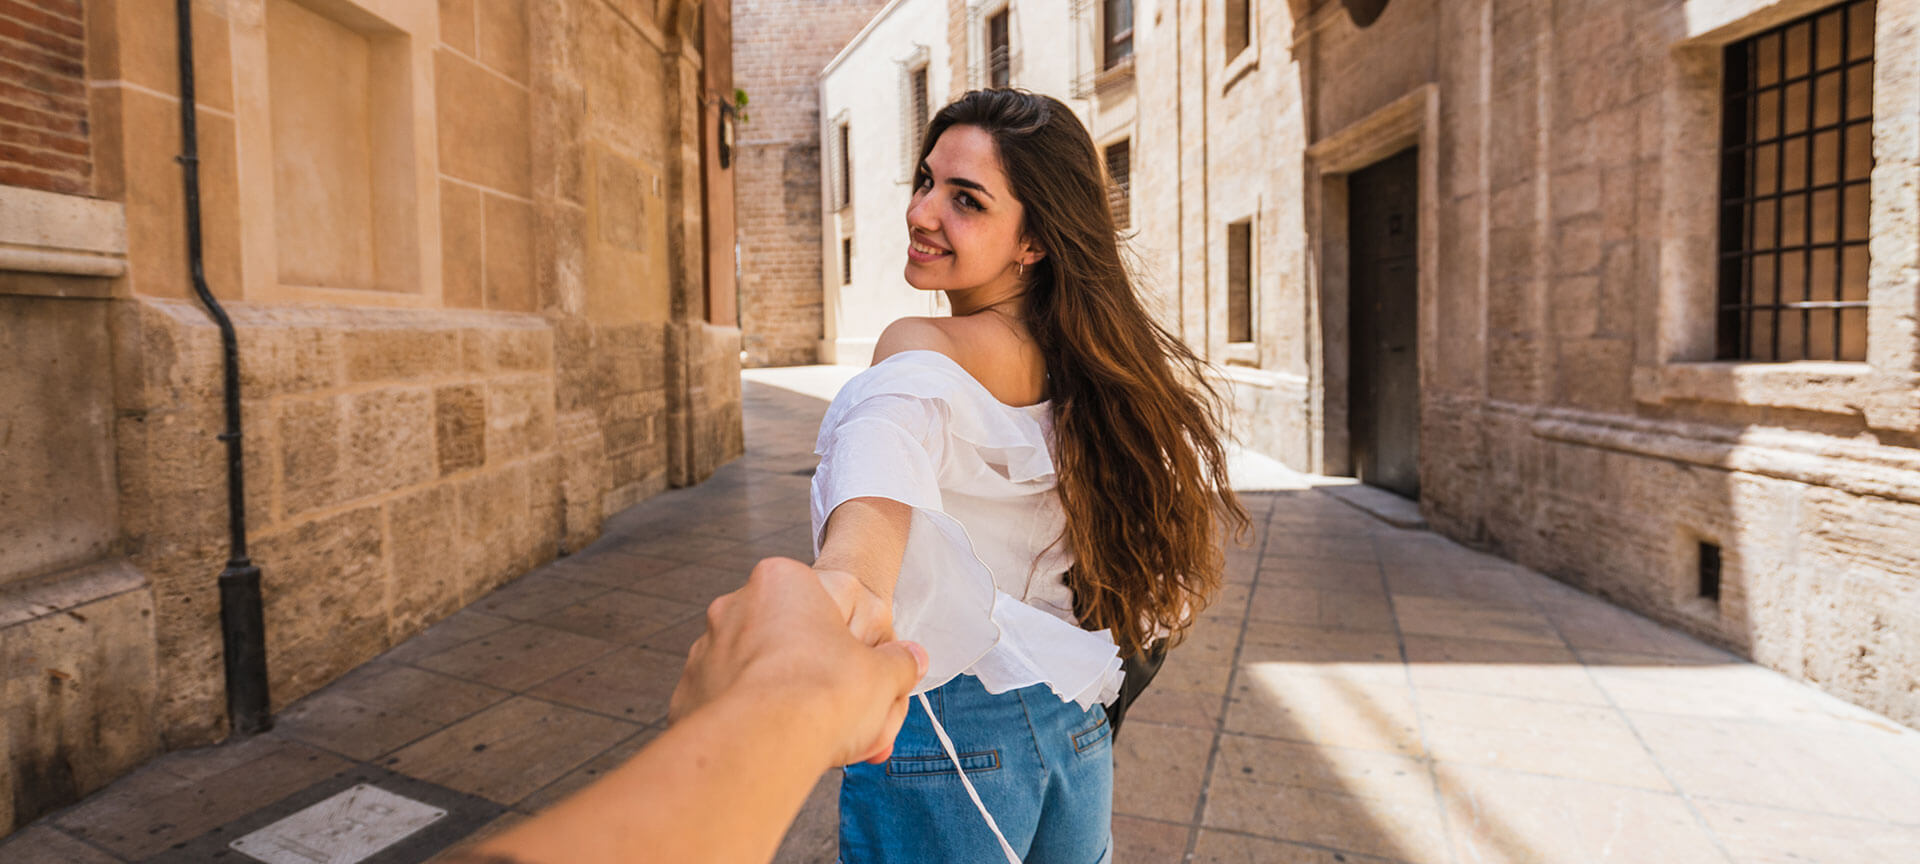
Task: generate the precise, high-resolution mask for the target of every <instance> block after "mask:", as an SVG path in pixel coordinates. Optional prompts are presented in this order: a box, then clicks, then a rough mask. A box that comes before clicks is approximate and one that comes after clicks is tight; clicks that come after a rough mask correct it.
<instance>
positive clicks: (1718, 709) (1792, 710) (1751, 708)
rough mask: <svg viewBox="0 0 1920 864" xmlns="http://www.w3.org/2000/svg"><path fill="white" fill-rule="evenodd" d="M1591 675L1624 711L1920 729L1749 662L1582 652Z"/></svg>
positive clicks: (1830, 726)
mask: <svg viewBox="0 0 1920 864" xmlns="http://www.w3.org/2000/svg"><path fill="white" fill-rule="evenodd" d="M1581 656H1582V658H1583V659H1585V660H1586V661H1587V663H1588V668H1590V669H1592V670H1593V678H1594V681H1595V682H1596V683H1597V684H1598V685H1599V687H1600V688H1601V689H1602V690H1605V691H1606V692H1607V695H1608V696H1609V697H1611V698H1612V700H1613V701H1614V702H1615V703H1616V704H1618V705H1619V706H1620V707H1621V709H1623V710H1626V711H1641V712H1647V713H1657V714H1683V715H1687V716H1690V717H1721V718H1727V719H1734V720H1764V721H1767V722H1769V723H1777V724H1780V725H1785V726H1799V727H1803V728H1808V729H1828V730H1845V731H1855V730H1860V731H1867V730H1872V731H1879V732H1887V733H1893V734H1914V735H1920V732H1916V731H1915V730H1911V729H1906V728H1905V727H1902V726H1900V725H1899V724H1897V723H1894V722H1892V721H1890V720H1888V719H1887V718H1885V717H1882V716H1880V715H1877V714H1874V713H1872V712H1870V711H1867V710H1866V709H1863V708H1860V707H1858V706H1855V705H1851V704H1848V703H1846V702H1842V701H1840V700H1839V699H1836V698H1833V697H1831V696H1829V695H1827V694H1825V693H1821V692H1820V691H1818V690H1815V689H1813V688H1812V687H1809V686H1807V685H1805V684H1802V683H1799V682H1797V681H1792V680H1790V679H1788V678H1787V677H1786V676H1784V675H1781V674H1780V673H1778V672H1775V671H1773V670H1771V669H1767V668H1764V667H1760V666H1755V665H1753V664H1751V663H1744V662H1742V663H1702V662H1698V661H1694V660H1683V661H1673V660H1668V659H1664V658H1660V657H1652V656H1647V655H1639V654H1634V655H1624V654H1588V653H1584V652H1583V653H1582V655H1581Z"/></svg>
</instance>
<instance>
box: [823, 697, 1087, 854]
mask: <svg viewBox="0 0 1920 864" xmlns="http://www.w3.org/2000/svg"><path fill="white" fill-rule="evenodd" d="M927 703H928V704H929V705H930V706H932V708H933V712H934V714H935V715H936V716H938V717H939V719H940V725H941V726H942V727H945V729H946V730H947V735H948V736H950V737H952V739H953V746H954V750H955V751H956V752H958V753H959V754H960V766H961V767H962V768H964V769H965V770H966V772H967V779H969V780H972V781H973V786H974V789H976V790H978V791H979V793H980V800H981V801H983V802H985V803H986V805H987V812H989V813H992V814H993V819H994V822H995V823H997V824H998V825H999V826H1000V830H1001V832H1002V833H1004V834H1005V835H1006V837H1007V842H1008V843H1009V844H1011V845H1012V846H1013V849H1014V851H1015V852H1018V853H1019V854H1020V857H1021V858H1022V859H1023V860H1025V861H1026V862H1028V864H1103V862H1106V861H1108V859H1109V855H1110V854H1111V853H1110V850H1109V847H1110V846H1111V845H1112V841H1113V741H1112V734H1113V727H1111V726H1109V725H1107V713H1106V711H1105V709H1103V708H1101V707H1100V706H1098V705H1095V706H1094V707H1093V709H1092V710H1090V711H1082V710H1080V706H1078V705H1075V704H1074V703H1072V702H1062V701H1060V697H1058V696H1055V695H1053V691H1051V690H1050V689H1048V688H1047V686H1046V685H1044V684H1037V685H1034V686H1032V687H1027V688H1023V689H1020V690H1014V691H1011V692H1007V693H1002V694H1000V695H998V696H995V695H993V694H990V693H988V692H987V691H986V688H985V687H982V686H981V685H980V679H978V678H975V677H973V676H972V675H961V676H960V677H958V678H955V679H953V680H952V681H950V682H948V683H947V684H945V685H943V686H941V687H939V688H938V689H935V690H932V691H930V692H928V693H927ZM1004 860H1006V855H1005V854H1004V853H1002V852H1001V850H1000V844H999V842H998V841H996V840H995V839H994V838H993V832H991V831H989V830H987V824H986V821H985V820H983V819H981V818H980V813H979V811H977V810H975V809H974V807H973V802H972V801H971V800H969V799H968V798H967V790H966V789H965V787H963V786H961V785H960V777H959V775H958V774H956V773H955V772H954V770H953V762H952V761H951V760H949V759H948V758H947V752H946V750H945V749H943V748H942V747H941V746H940V739H939V738H937V737H935V736H934V734H933V725H932V724H931V723H929V722H928V721H927V715H926V710H925V709H923V708H922V707H921V706H920V700H919V699H914V700H911V702H910V707H909V708H908V709H907V721H906V724H905V725H904V726H903V727H901V729H900V737H899V738H897V739H895V741H894V745H893V757H892V758H891V759H889V760H888V761H886V762H885V763H883V764H880V765H868V764H865V763H861V764H858V765H849V766H847V770H846V778H845V780H844V781H843V782H842V783H841V786H840V861H841V862H842V864H899V862H926V864H937V862H956V864H961V862H964V864H991V862H1001V861H1004Z"/></svg>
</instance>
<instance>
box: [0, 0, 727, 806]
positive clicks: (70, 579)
mask: <svg viewBox="0 0 1920 864" xmlns="http://www.w3.org/2000/svg"><path fill="white" fill-rule="evenodd" d="M30 5H31V4H30ZM43 5H44V4H43ZM51 5H54V6H60V5H63V4H61V3H59V2H51ZM72 5H74V6H76V7H77V6H78V5H79V4H78V3H74V4H72ZM8 6H9V4H6V3H0V7H8ZM11 7H14V8H17V7H19V4H18V3H15V4H11ZM86 8H87V14H88V23H89V30H88V31H87V34H86V41H85V48H86V54H85V56H86V69H85V74H86V75H87V76H88V78H89V79H90V86H89V87H87V88H85V89H86V90H87V93H86V95H88V96H89V97H90V105H89V106H88V107H89V109H90V115H89V116H91V118H92V120H93V122H92V123H91V125H90V127H88V128H87V130H86V131H87V132H88V133H89V134H88V136H87V140H88V143H89V146H90V147H91V148H92V152H93V153H94V154H95V159H96V162H95V166H96V168H95V171H94V173H93V175H92V178H93V179H92V185H91V187H90V189H88V190H85V191H88V192H89V193H90V194H92V195H95V196H97V198H98V200H94V199H87V198H79V197H76V196H72V195H58V194H52V193H49V192H45V191H40V190H28V189H21V188H18V187H16V186H12V185H6V184H9V183H11V181H8V180H5V179H0V348H3V349H6V350H5V351H4V354H5V356H7V357H9V358H10V359H13V360H14V361H15V363H16V364H18V365H20V367H21V369H22V370H26V371H30V374H26V375H9V376H5V380H4V381H0V395H4V396H6V397H8V398H6V399H5V400H3V401H0V422H4V423H5V424H6V425H7V426H8V428H9V429H12V430H14V431H13V434H15V435H16V436H19V437H18V438H17V440H18V441H19V442H23V443H25V444H26V445H28V446H24V447H18V448H16V447H8V448H0V467H4V468H6V469H7V470H6V473H7V475H8V476H9V477H18V478H23V480H22V482H19V483H9V484H7V485H6V486H5V488H4V489H0V538H4V539H5V540H6V542H5V543H0V659H4V660H5V661H6V665H5V667H4V668H5V669H6V670H7V678H6V681H5V687H6V688H7V689H6V694H7V696H6V701H5V702H4V705H5V706H6V707H5V710H4V713H0V744H4V745H5V754H4V755H5V758H4V760H0V764H4V765H5V766H6V769H5V774H4V775H0V834H4V833H5V832H6V831H8V830H11V828H12V827H13V826H15V825H17V824H22V823H24V822H26V821H29V820H31V819H32V818H34V817H36V816H38V815H39V814H41V813H44V812H46V811H47V810H49V809H52V808H54V807H58V806H61V805H63V804H66V803H68V802H71V801H72V800H75V799H76V798H77V797H79V796H81V795H84V794H86V793H88V792H90V791H92V790H93V789H95V788H98V787H99V786H101V785H104V784H105V783H106V782H108V781H110V780H111V779H112V778H113V777H115V776H117V775H118V774H120V773H123V772H124V771H126V770H129V769H131V768H132V767H134V766H137V765H138V764H139V763H140V762H141V761H143V760H145V759H147V758H149V757H151V756H152V755H154V754H155V753H157V752H160V751H162V750H164V749H170V748H177V747H186V746H196V745H200V744H206V743H211V742H213V741H216V740H218V739H220V738H221V737H222V736H223V735H224V734H225V733H226V722H227V718H226V710H225V694H224V692H223V690H224V681H223V677H222V661H221V655H222V650H223V649H222V645H221V637H220V628H219V623H218V619H219V602H220V601H219V594H218V588H217V584H218V583H217V579H218V576H219V574H220V572H221V570H222V568H223V567H224V565H225V563H226V561H227V560H228V554H229V550H228V546H229V536H228V516H227V474H226V464H225V455H224V454H225V451H224V446H223V445H222V444H221V442H220V441H219V440H218V438H217V435H218V434H219V433H220V431H221V430H222V429H223V428H224V426H225V414H224V406H223V393H222V357H221V349H220V343H219V338H218V331H217V330H216V328H215V327H214V326H213V324H212V322H211V320H210V318H209V317H208V314H207V312H206V310H204V309H203V308H202V307H201V305H200V304H199V302H198V301H197V300H195V299H193V298H192V294H191V284H190V282H189V279H188V277H187V274H188V267H187V260H186V251H185V238H184V229H183V225H184V222H185V211H184V205H183V198H184V196H183V192H182V183H181V171H180V168H179V165H178V163H177V162H176V161H175V158H174V157H175V156H176V155H177V154H178V153H179V141H180V135H179V120H178V118H179V105H178V101H177V98H178V97H177V95H176V94H177V93H178V92H179V87H178V83H177V80H176V79H177V68H176V64H175V61H174V58H173V53H172V52H173V51H174V44H175V43H174V32H175V30H174V24H175V22H174V18H173V11H172V5H171V4H163V3H154V2H133V0H99V2H90V3H88V4H87V6H86ZM193 11H194V16H195V17H194V34H195V37H194V38H195V48H196V55H195V63H194V68H195V74H196V76H197V78H198V82H197V83H198V88H197V93H198V97H199V100H198V101H199V105H198V106H197V114H198V117H199V122H200V124H201V125H200V148H201V149H200V157H201V166H202V174H201V179H202V186H201V198H202V206H203V208H204V212H203V218H202V225H203V228H204V231H205V242H206V248H205V253H206V254H205V259H204V263H205V268H206V277H207V281H208V284H209V287H210V288H211V290H212V291H213V293H214V294H215V295H216V296H217V297H218V298H220V300H221V301H222V303H223V304H224V305H225V306H226V309H227V311H228V313H229V315H230V316H231V318H232V319H233V322H234V325H235V328H236V330H237V333H238V337H239V347H238V354H239V358H240V375H241V396H242V415H243V427H244V438H243V444H244V449H245V454H246V460H245V475H246V482H247V486H246V496H245V506H246V520H247V527H248V535H247V542H248V545H249V549H248V551H249V554H250V557H251V559H252V560H253V562H254V563H256V564H258V565H259V566H260V568H261V570H262V573H263V593H264V596H265V606H266V625H267V639H268V644H267V651H268V657H267V664H268V670H269V675H270V682H269V683H270V694H271V697H272V703H273V707H274V708H275V709H276V710H277V709H279V708H282V707H284V706H286V705H287V704H289V703H291V702H293V701H294V700H297V699H299V698H300V697H301V696H303V695H305V694H307V693H308V692H311V691H312V690H314V689H315V688H318V687H320V686H322V685H323V684H325V683H327V682H328V681H330V680H332V679H333V678H335V677H337V676H339V675H340V674H342V673H343V672H345V671H347V670H349V669H351V668H352V667H354V666H355V665H357V664H359V663H362V662H364V661H366V660H367V659H369V658H371V657H372V656H374V655H376V654H378V653H379V652H381V651H382V650H385V648H386V647H388V646H391V645H393V644H395V643H397V642H399V641H401V640H403V639H405V638H407V637H408V636H410V635H412V634H414V633H417V632H419V631H420V630H421V629H423V628H424V627H426V626H427V625H428V624H431V623H432V622H433V621H435V620H437V619H439V618H441V617H444V616H446V615H447V614H449V613H451V612H453V611H454V610H457V609H459V608H461V607H462V606H464V605H465V604H468V603H471V602H473V601H474V600H476V599H478V598H479V597H480V596H482V595H483V594H485V593H486V592H487V591H489V590H491V589H492V588H494V587H495V586H498V585H499V584H501V583H502V582H504V581H506V580H508V579H511V578H513V577H514V576H516V575H518V574H520V573H522V572H525V571H526V570H528V569H531V568H532V567H534V566H537V565H538V564H540V563H542V562H544V561H547V560H549V559H552V558H553V557H555V556H556V555H561V554H566V553H567V552H568V551H571V550H575V549H579V548H582V547H583V546H585V545H586V544H587V543H589V542H591V541H592V540H593V539H594V538H595V537H596V536H597V535H598V534H599V531H600V529H601V525H602V523H603V521H604V520H605V519H606V518H607V517H608V516H610V515H612V514H613V513H615V512H617V511H618V510H620V509H621V508H624V507H626V506H628V505H630V504H632V503H634V502H636V501H639V500H641V499H643V498H645V497H647V496H649V495H652V494H655V493H657V492H660V491H662V490H664V489H666V488H668V487H669V486H674V485H687V484H693V483H698V482H700V481H701V480H703V479H705V478H706V477H707V476H708V475H710V474H711V473H712V472H713V471H714V470H715V469H717V468H718V467H719V466H720V465H722V464H724V463H725V462H727V461H729V460H731V459H733V458H735V457H737V456H738V455H740V453H741V452H742V451H743V445H742V436H741V419H740V389H739V381H738V372H739V350H740V336H739V331H738V329H736V328H734V327H731V326H725V325H716V324H711V323H707V322H705V321H703V320H701V316H702V315H703V314H705V313H706V311H707V308H708V306H710V305H711V304H710V303H709V302H708V298H707V289H708V286H707V285H705V284H704V278H705V277H704V271H703V263H702V260H703V256H702V254H701V251H700V250H701V249H703V248H705V247H708V246H713V245H717V246H725V245H729V243H730V241H729V240H728V238H725V237H722V238H710V237H708V236H706V232H707V230H708V226H707V224H706V222H705V221H704V218H705V214H707V213H710V212H711V211H710V209H709V208H708V207H707V206H706V205H707V204H708V203H709V202H706V201H703V200H702V199H701V197H700V196H701V195H702V192H701V190H702V188H703V180H711V179H712V172H713V171H714V170H716V169H714V168H713V166H710V165H708V164H706V162H705V161H703V159H704V157H703V155H702V147H701V141H700V138H699V135H700V132H701V129H702V123H701V122H700V119H699V118H700V117H701V116H702V113H701V112H702V110H703V99H704V98H705V97H704V96H703V95H702V92H701V90H700V86H701V85H700V77H699V70H700V68H701V63H702V59H701V58H702V52H703V50H706V51H712V50H714V49H713V46H715V45H720V46H724V45H725V43H726V40H727V39H728V34H727V32H726V30H725V22H726V18H725V16H724V15H717V16H709V18H708V21H707V23H706V25H705V32H704V33H701V32H700V31H701V29H702V28H701V26H699V24H698V22H699V16H701V15H702V14H703V12H702V7H701V4H700V3H699V2H696V0H675V2H662V3H659V4H651V3H649V4H641V5H636V4H633V3H630V2H614V0H566V2H558V3H526V2H519V0H512V2H484V3H474V2H465V0H446V2H441V3H438V4H432V3H416V2H413V0H344V2H329V3H325V4H313V3H305V2H300V0H236V2H228V0H196V2H195V3H194V4H193ZM10 14H13V13H11V12H7V10H6V8H0V48H3V47H4V46H5V45H8V44H12V43H11V42H9V41H8V40H9V39H10V38H12V36H10V35H9V34H10V33H12V31H11V30H8V29H7V28H8V27H10V26H12V21H11V19H9V18H7V17H5V16H6V15H10ZM16 17H17V16H16ZM715 21H718V22H719V23H718V25H716V24H715V23H714V22H715ZM432 34H438V37H437V38H431V36H432ZM696 34H699V35H704V36H705V37H706V39H705V42H704V43H702V42H697V41H696V40H695V38H694V37H695V35H696ZM716 40H717V41H716ZM703 46H704V48H703ZM7 50H10V49H7ZM4 60H6V57H5V55H0V61H4ZM8 62H10V61H8ZM329 64H333V65H338V66H341V67H342V68H340V69H339V76H338V77H340V78H341V79H342V80H347V81H349V82H350V83H351V82H353V81H358V80H360V79H359V78H357V77H356V76H358V75H360V74H361V73H365V75H366V78H365V80H366V81H367V82H369V83H368V86H366V87H364V88H362V87H358V86H350V87H346V88H340V87H336V86H335V85H336V84H337V83H338V82H337V81H332V80H329V79H328V77H327V76H326V75H321V74H317V72H316V70H322V69H326V68H328V67H329ZM10 84H11V79H9V82H6V83H0V87H6V86H9V85H10ZM7 92H8V91H4V90H0V111H5V110H8V109H7V106H8V105H11V104H14V102H15V101H17V100H14V99H12V98H10V97H9V96H8V95H7ZM354 99H360V100H363V101H362V102H360V103H357V104H356V103H354V102H353V100H354ZM343 100H345V101H343ZM336 115H337V116H336ZM8 116H10V115H5V114H0V129H10V128H12V127H10V126H7V125H6V124H7V123H10V122H12V121H10V120H8V119H7V117H8ZM315 118H321V119H327V118H332V119H331V120H328V122H319V123H316V122H315ZM343 118H344V119H343ZM332 120H339V121H340V122H338V123H335V122H332ZM362 121H364V122H362ZM302 124H306V125H302ZM293 133H298V135H299V136H303V137H291V136H292V134H293ZM361 133H365V134H361ZM328 136H333V137H332V138H329V137H328ZM363 139H364V140H363ZM5 140H6V139H4V138H0V142H4V141H5ZM4 146H5V145H4V143H0V148H4ZM5 152H7V151H5V150H4V149H0V162H4V155H5ZM301 166H305V167H307V168H311V169H312V170H313V171H316V172H318V173H319V174H320V175H322V179H323V180H324V181H325V182H320V183H315V182H312V181H313V177H308V176H304V175H301V174H300V172H299V171H298V170H296V169H299V168H300V167H301ZM703 172H705V173H703ZM722 179H724V178H722ZM382 196H386V197H382Z"/></svg>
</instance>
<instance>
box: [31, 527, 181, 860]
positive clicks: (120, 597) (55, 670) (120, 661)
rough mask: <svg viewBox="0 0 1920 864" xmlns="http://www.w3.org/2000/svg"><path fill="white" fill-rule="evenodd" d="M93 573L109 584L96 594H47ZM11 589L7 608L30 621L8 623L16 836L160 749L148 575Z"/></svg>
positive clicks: (95, 586) (119, 568)
mask: <svg viewBox="0 0 1920 864" xmlns="http://www.w3.org/2000/svg"><path fill="white" fill-rule="evenodd" d="M90 571H99V573H100V575H101V576H103V577H104V578H94V579H93V580H92V587H91V590H88V591H85V592H82V593H81V594H78V595H73V596H61V597H59V598H58V599H53V598H52V597H50V596H47V592H48V590H49V589H53V588H57V585H54V584H51V583H52V582H54V581H57V580H62V579H65V580H68V581H71V580H73V579H75V578H79V577H82V576H85V575H86V574H87V573H88V572H90ZM10 587H11V588H14V589H16V590H15V591H10V592H8V593H7V594H0V608H6V609H8V611H10V612H11V611H27V612H28V614H29V615H31V617H27V618H25V620H21V621H18V622H17V623H8V624H6V625H4V626H0V669H5V670H6V678H5V681H4V684H3V685H0V686H4V688H5V691H4V692H5V694H6V705H7V714H6V716H5V717H0V726H5V727H6V729H5V732H4V733H0V740H4V741H6V742H7V744H8V747H7V753H8V754H9V756H8V764H7V766H6V767H7V772H6V774H5V775H4V777H5V779H6V781H7V784H6V785H7V787H8V795H7V796H6V798H5V799H0V800H8V801H10V802H11V804H10V807H8V808H6V809H7V810H11V813H8V812H6V811H5V810H0V817H10V818H7V820H6V821H4V822H0V829H7V830H10V829H11V828H13V827H14V826H15V825H17V824H24V823H26V822H28V821H30V820H32V819H33V818H35V817H37V816H39V815H40V814H42V813H45V812H47V811H49V810H52V809H54V808H57V807H61V806H65V805H66V804H69V803H72V802H74V801H77V800H79V799H80V798H81V797H82V796H84V795H86V794H87V793H89V792H92V791H93V790H95V789H98V788H100V787H102V786H105V785H106V784H107V783H108V782H110V781H112V780H113V779H114V778H116V777H118V776H120V775H121V774H123V773H125V772H126V771H128V770H131V769H132V768H134V767H135V766H137V765H139V764H140V763H142V762H145V761H146V760H147V759H149V758H152V756H153V755H154V753H155V752H156V751H157V750H158V747H159V745H160V736H159V727H158V724H157V720H158V718H157V716H156V714H155V711H154V703H155V696H156V687H157V683H158V682H157V676H156V674H155V672H156V659H155V656H154V646H155V642H154V629H153V628H154V618H153V594H152V592H151V591H150V590H149V589H148V586H147V585H146V583H145V580H144V578H142V577H141V575H140V574H139V573H138V572H137V571H134V570H133V569H132V568H131V567H128V566H127V565H126V564H125V563H124V562H118V563H113V564H107V565H101V566H99V567H94V568H89V570H83V571H65V572H63V573H60V574H53V575H52V576H49V577H43V578H42V579H40V580H36V581H35V582H34V583H25V584H21V583H16V584H15V585H14V586H10ZM19 589H24V590H19ZM102 592H105V593H104V594H102ZM93 595H101V596H93ZM36 598H38V599H36ZM41 600H52V602H40V601H41ZM17 605H24V606H26V607H29V608H28V609H24V610H15V609H14V607H15V606H17ZM7 617H8V619H12V618H13V617H14V616H12V615H9V616H7Z"/></svg>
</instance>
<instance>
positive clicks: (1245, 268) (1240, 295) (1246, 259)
mask: <svg viewBox="0 0 1920 864" xmlns="http://www.w3.org/2000/svg"><path fill="white" fill-rule="evenodd" d="M1227 341H1228V342H1252V341H1253V221H1252V220H1245V219H1243V220H1241V221H1239V222H1235V223H1233V224H1231V225H1228V226H1227Z"/></svg>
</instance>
